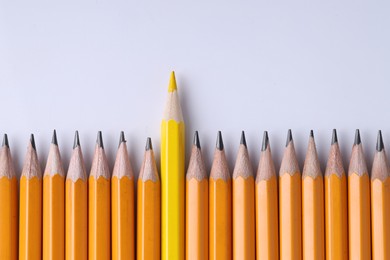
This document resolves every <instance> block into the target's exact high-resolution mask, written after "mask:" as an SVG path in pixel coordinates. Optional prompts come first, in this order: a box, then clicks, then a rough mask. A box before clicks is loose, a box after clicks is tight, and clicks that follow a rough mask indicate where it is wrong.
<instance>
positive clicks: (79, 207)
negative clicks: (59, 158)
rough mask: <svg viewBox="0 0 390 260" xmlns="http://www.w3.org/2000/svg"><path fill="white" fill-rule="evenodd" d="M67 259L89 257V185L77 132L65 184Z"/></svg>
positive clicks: (79, 259) (78, 259) (80, 259)
mask: <svg viewBox="0 0 390 260" xmlns="http://www.w3.org/2000/svg"><path fill="white" fill-rule="evenodd" d="M65 257H66V259H67V260H84V259H87V257H88V184H87V173H86V171H85V165H84V159H83V153H82V151H81V146H80V140H79V133H78V132H77V131H76V133H75V137H74V144H73V153H72V157H71V158H70V163H69V168H68V173H67V175H66V182H65Z"/></svg>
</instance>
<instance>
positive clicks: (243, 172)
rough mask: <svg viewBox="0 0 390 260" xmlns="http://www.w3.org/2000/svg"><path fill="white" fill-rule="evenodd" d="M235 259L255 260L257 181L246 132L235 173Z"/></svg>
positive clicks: (243, 135)
mask: <svg viewBox="0 0 390 260" xmlns="http://www.w3.org/2000/svg"><path fill="white" fill-rule="evenodd" d="M233 259H237V260H249V259H253V260H254V259H255V180H254V178H253V169H252V164H251V162H250V160H249V154H248V149H247V145H246V140H245V133H244V131H242V133H241V142H240V147H239V150H238V155H237V159H236V164H235V167H234V171H233Z"/></svg>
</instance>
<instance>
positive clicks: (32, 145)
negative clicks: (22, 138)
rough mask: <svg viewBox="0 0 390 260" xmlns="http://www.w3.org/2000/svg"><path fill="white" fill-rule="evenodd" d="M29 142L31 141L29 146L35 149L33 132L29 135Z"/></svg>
mask: <svg viewBox="0 0 390 260" xmlns="http://www.w3.org/2000/svg"><path fill="white" fill-rule="evenodd" d="M30 143H31V147H32V148H33V149H34V150H35V151H36V150H37V148H36V147H35V139H34V134H31V136H30Z"/></svg>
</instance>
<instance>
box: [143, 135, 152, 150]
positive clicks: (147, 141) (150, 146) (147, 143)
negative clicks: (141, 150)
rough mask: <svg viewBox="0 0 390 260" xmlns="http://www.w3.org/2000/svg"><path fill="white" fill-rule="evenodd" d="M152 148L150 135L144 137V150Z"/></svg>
mask: <svg viewBox="0 0 390 260" xmlns="http://www.w3.org/2000/svg"><path fill="white" fill-rule="evenodd" d="M149 150H153V146H152V139H151V138H150V137H148V138H146V146H145V151H149Z"/></svg>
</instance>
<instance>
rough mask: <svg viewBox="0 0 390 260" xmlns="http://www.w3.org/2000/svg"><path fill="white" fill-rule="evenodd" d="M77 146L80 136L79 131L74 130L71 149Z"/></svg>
mask: <svg viewBox="0 0 390 260" xmlns="http://www.w3.org/2000/svg"><path fill="white" fill-rule="evenodd" d="M77 146H80V138H79V131H77V130H76V132H74V141H73V149H75V148H76V147H77Z"/></svg>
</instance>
